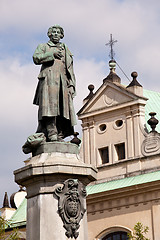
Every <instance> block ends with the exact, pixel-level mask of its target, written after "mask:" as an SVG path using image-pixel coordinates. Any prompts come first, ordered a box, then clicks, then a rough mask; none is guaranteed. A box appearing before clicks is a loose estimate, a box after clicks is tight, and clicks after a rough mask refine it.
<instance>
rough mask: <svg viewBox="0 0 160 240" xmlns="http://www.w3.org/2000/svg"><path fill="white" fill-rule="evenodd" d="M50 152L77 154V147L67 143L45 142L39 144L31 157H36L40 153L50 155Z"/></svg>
mask: <svg viewBox="0 0 160 240" xmlns="http://www.w3.org/2000/svg"><path fill="white" fill-rule="evenodd" d="M52 152H60V153H72V154H78V153H79V147H78V146H77V145H76V144H73V143H67V142H46V143H43V144H41V145H40V146H39V147H38V148H36V149H35V150H34V151H33V152H32V155H33V156H36V155H39V154H41V153H52Z"/></svg>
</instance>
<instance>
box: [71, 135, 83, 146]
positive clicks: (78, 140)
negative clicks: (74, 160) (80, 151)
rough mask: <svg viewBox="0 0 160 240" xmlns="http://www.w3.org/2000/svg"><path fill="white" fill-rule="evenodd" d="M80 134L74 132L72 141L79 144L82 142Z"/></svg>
mask: <svg viewBox="0 0 160 240" xmlns="http://www.w3.org/2000/svg"><path fill="white" fill-rule="evenodd" d="M78 135H79V133H78V132H74V134H73V136H74V138H73V139H72V140H71V143H74V144H76V145H78V146H79V144H80V143H81V140H80V139H79V138H78V137H77V136H78Z"/></svg>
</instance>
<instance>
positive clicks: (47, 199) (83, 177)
mask: <svg viewBox="0 0 160 240" xmlns="http://www.w3.org/2000/svg"><path fill="white" fill-rule="evenodd" d="M57 144H59V147H60V148H61V149H62V148H63V149H66V148H67V146H66V143H55V144H53V145H54V147H55V149H57V146H58V145H57ZM74 146H75V147H77V146H76V145H74V144H71V145H70V144H69V145H68V149H70V150H72V151H69V153H68V152H65V151H66V150H64V152H63V153H62V152H59V151H58V152H50V153H41V154H40V155H36V156H34V157H32V158H31V159H30V160H29V161H26V166H24V167H22V168H20V169H18V170H16V171H15V172H14V174H15V181H16V182H17V183H18V184H19V185H22V186H25V187H26V189H27V239H28V240H35V239H36V240H44V239H45V240H50V239H61V240H66V239H68V238H67V237H66V235H65V232H66V229H65V228H64V227H63V222H62V219H61V218H60V216H59V214H58V198H57V197H56V196H55V194H54V192H55V190H56V189H57V188H58V187H63V183H64V181H66V180H68V179H78V181H80V182H81V183H82V184H83V185H84V186H86V185H87V184H89V183H90V182H91V181H94V180H95V179H96V173H97V171H96V169H95V168H94V167H93V166H91V165H86V164H84V163H83V162H82V160H81V159H80V158H79V155H78V154H76V153H75V151H77V150H76V148H74ZM45 147H46V146H41V150H42V148H43V151H45ZM48 147H49V148H50V147H51V145H50V144H49V145H48ZM73 148H74V150H73ZM39 151H40V150H39ZM85 205H86V202H85ZM78 232H79V236H78V240H87V239H88V235H87V232H88V230H87V215H86V213H85V214H84V216H83V219H82V220H81V221H80V228H79V229H78Z"/></svg>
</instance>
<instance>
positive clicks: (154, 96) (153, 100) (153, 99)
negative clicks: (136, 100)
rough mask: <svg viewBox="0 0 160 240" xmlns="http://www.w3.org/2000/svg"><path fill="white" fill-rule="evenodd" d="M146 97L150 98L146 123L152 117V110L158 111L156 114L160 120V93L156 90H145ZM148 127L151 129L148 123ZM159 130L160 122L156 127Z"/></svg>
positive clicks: (146, 112)
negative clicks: (150, 114)
mask: <svg viewBox="0 0 160 240" xmlns="http://www.w3.org/2000/svg"><path fill="white" fill-rule="evenodd" d="M143 94H144V97H146V98H148V101H147V104H146V107H145V119H146V124H147V121H148V119H149V118H150V116H149V113H150V112H156V113H157V115H156V116H155V117H156V118H157V119H158V120H159V121H160V107H159V105H160V93H159V92H154V91H150V90H145V89H144V90H143ZM147 129H148V130H149V131H150V130H151V128H150V126H149V125H148V124H147ZM156 130H157V132H160V123H159V124H158V125H157V127H156Z"/></svg>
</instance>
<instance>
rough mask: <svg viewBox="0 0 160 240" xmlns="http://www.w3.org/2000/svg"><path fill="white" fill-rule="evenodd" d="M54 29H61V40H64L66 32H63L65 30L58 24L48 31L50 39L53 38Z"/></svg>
mask: <svg viewBox="0 0 160 240" xmlns="http://www.w3.org/2000/svg"><path fill="white" fill-rule="evenodd" d="M54 28H59V29H60V32H61V39H62V38H63V37H64V30H63V28H62V27H61V26H60V25H58V24H55V25H53V26H51V27H50V28H49V29H48V33H47V35H48V37H49V38H50V37H51V35H52V31H53V29H54Z"/></svg>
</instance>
